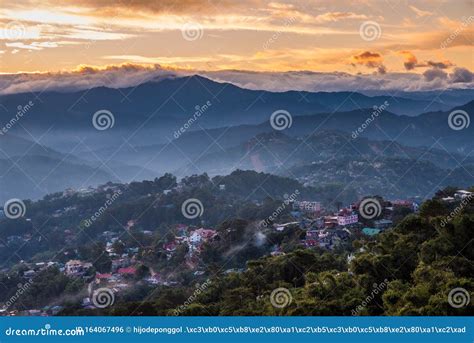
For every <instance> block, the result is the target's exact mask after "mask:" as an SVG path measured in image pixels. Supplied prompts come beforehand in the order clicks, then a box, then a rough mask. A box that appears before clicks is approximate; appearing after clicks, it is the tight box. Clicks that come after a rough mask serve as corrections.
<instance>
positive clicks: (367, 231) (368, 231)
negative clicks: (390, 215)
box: [362, 227, 380, 236]
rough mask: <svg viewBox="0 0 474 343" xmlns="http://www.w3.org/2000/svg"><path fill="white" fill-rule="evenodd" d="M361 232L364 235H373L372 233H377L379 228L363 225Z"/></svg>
mask: <svg viewBox="0 0 474 343" xmlns="http://www.w3.org/2000/svg"><path fill="white" fill-rule="evenodd" d="M362 233H363V234H364V235H367V236H374V235H378V234H379V233H380V229H375V228H372V227H364V228H363V229H362Z"/></svg>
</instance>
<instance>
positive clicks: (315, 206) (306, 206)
mask: <svg viewBox="0 0 474 343" xmlns="http://www.w3.org/2000/svg"><path fill="white" fill-rule="evenodd" d="M294 206H296V207H297V208H299V209H300V211H305V212H309V213H314V212H319V211H321V203H320V202H319V201H297V202H295V203H294Z"/></svg>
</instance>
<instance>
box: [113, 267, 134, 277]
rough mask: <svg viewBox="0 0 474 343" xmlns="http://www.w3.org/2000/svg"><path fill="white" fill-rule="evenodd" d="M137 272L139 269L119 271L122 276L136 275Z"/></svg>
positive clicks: (121, 269) (122, 269)
mask: <svg viewBox="0 0 474 343" xmlns="http://www.w3.org/2000/svg"><path fill="white" fill-rule="evenodd" d="M136 272H137V269H136V268H135V267H127V268H119V270H118V271H117V273H119V274H120V275H135V274H136Z"/></svg>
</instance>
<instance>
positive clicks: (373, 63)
mask: <svg viewBox="0 0 474 343" xmlns="http://www.w3.org/2000/svg"><path fill="white" fill-rule="evenodd" d="M352 61H353V65H357V64H360V65H364V66H366V67H367V68H371V69H374V68H375V69H377V71H378V72H379V73H380V74H385V73H386V72H387V68H386V67H385V66H384V65H383V57H382V55H380V54H379V53H377V52H370V51H365V52H363V53H361V54H359V55H355V56H352Z"/></svg>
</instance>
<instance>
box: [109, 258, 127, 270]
mask: <svg viewBox="0 0 474 343" xmlns="http://www.w3.org/2000/svg"><path fill="white" fill-rule="evenodd" d="M130 265H131V261H130V258H128V257H123V258H118V259H114V260H112V267H111V269H112V271H116V270H117V269H119V268H126V267H128V266H130Z"/></svg>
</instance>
